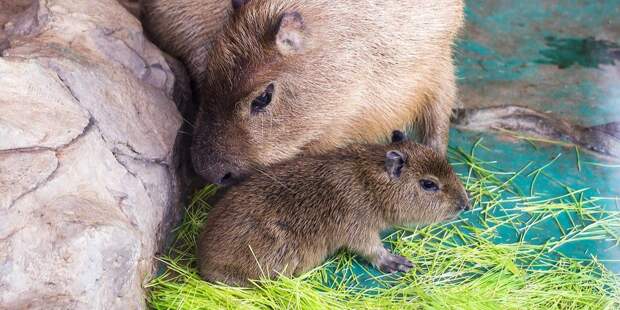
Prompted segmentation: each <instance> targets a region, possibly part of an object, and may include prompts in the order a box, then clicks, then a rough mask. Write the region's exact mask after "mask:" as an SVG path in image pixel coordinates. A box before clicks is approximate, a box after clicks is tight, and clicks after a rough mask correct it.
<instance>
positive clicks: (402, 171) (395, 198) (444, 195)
mask: <svg viewBox="0 0 620 310" xmlns="http://www.w3.org/2000/svg"><path fill="white" fill-rule="evenodd" d="M386 150H387V151H386V153H385V157H384V158H383V159H381V158H376V161H377V162H381V161H383V163H384V167H383V168H384V169H383V171H380V170H381V169H377V170H375V171H378V172H377V173H375V174H374V176H372V175H373V174H371V176H372V178H375V179H376V180H377V182H376V184H377V185H376V186H377V188H374V189H370V191H371V192H376V194H374V195H375V196H377V197H385V199H384V206H385V209H384V211H385V216H386V220H387V221H388V222H389V223H394V224H400V225H405V224H412V223H415V224H428V223H434V222H438V221H442V220H447V219H452V218H455V217H456V216H457V215H458V214H459V213H460V212H461V211H467V210H469V209H470V204H469V199H468V197H467V192H466V191H465V188H464V186H463V184H462V183H461V181H460V180H459V178H458V176H457V175H456V173H455V172H454V171H453V169H452V167H451V166H450V164H449V163H448V161H447V159H446V158H445V156H444V155H442V154H440V153H438V152H437V151H435V150H433V149H432V148H430V147H427V146H424V145H421V144H417V143H414V142H412V141H409V140H407V139H406V138H405V137H404V135H403V134H402V133H400V132H398V131H395V132H394V135H393V138H392V144H391V145H388V146H387V147H386ZM379 155H380V154H379ZM373 183H374V182H370V183H369V184H373Z"/></svg>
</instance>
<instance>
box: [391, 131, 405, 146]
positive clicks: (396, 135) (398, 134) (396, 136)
mask: <svg viewBox="0 0 620 310" xmlns="http://www.w3.org/2000/svg"><path fill="white" fill-rule="evenodd" d="M405 140H407V135H405V133H404V132H402V131H400V130H394V131H392V143H400V142H403V141H405Z"/></svg>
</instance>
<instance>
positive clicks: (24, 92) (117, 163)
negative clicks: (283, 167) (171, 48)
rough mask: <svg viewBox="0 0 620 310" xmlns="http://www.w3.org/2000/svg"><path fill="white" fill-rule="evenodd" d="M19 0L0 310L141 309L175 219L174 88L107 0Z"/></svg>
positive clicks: (1, 134)
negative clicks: (26, 3)
mask: <svg viewBox="0 0 620 310" xmlns="http://www.w3.org/2000/svg"><path fill="white" fill-rule="evenodd" d="M22 2H23V1H20V5H22V6H23V3H22ZM2 5H3V6H6V5H7V4H2ZM8 5H9V6H10V4H8ZM3 8H4V7H3ZM17 11H19V12H20V13H15V14H13V16H9V19H10V21H9V22H8V23H7V26H5V27H4V29H5V30H6V33H4V34H2V35H4V36H6V37H7V38H8V42H9V43H8V46H7V47H8V48H6V49H4V50H0V53H2V57H0V219H2V220H1V221H0V309H5V308H6V309H22V308H28V309H33V308H34V309H37V308H41V309H136V308H146V304H145V295H144V289H143V284H144V283H145V282H146V281H148V279H149V277H150V275H152V274H153V273H154V271H155V265H156V261H155V259H154V256H155V253H157V252H158V251H160V250H161V247H162V244H163V241H164V240H165V239H166V235H167V233H168V230H169V228H170V227H171V221H174V220H175V219H176V218H177V217H178V212H177V211H178V208H177V206H178V204H179V197H180V190H179V189H180V186H179V185H180V182H181V180H180V179H179V176H178V174H179V171H177V170H178V169H180V167H182V166H183V165H182V164H180V162H179V158H181V157H179V155H178V152H175V150H177V148H178V145H179V144H180V143H178V142H177V141H179V140H181V139H178V137H177V131H178V129H179V128H180V127H181V125H182V122H181V117H180V115H179V112H178V111H177V108H176V106H175V98H174V95H175V90H176V89H179V86H178V85H175V78H174V75H173V73H172V71H171V68H170V66H169V64H168V62H167V61H166V58H165V56H164V55H163V54H162V53H161V52H160V51H159V50H158V49H157V48H156V47H155V46H154V45H153V44H151V43H150V42H148V41H147V40H146V39H145V38H144V34H143V31H142V27H141V26H140V23H139V22H138V21H137V20H136V19H135V17H134V16H133V15H131V14H130V13H128V12H127V11H126V10H125V9H124V8H123V6H121V5H120V4H119V3H118V2H116V1H113V0H98V1H83V0H39V1H34V2H33V3H32V5H31V6H30V7H26V8H22V7H20V9H19V10H15V12H17ZM0 17H3V16H0ZM0 22H3V20H2V19H0ZM0 28H1V27H0ZM181 88H183V87H181ZM181 100H183V101H187V98H186V97H184V98H182V99H181ZM185 139H186V138H185Z"/></svg>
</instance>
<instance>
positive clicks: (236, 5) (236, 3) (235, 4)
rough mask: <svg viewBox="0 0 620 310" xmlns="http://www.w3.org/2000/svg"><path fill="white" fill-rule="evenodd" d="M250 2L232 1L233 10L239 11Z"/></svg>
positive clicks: (247, 0) (243, 0)
mask: <svg viewBox="0 0 620 310" xmlns="http://www.w3.org/2000/svg"><path fill="white" fill-rule="evenodd" d="M248 2H250V0H232V6H233V9H235V11H236V10H238V9H240V8H241V7H243V6H244V5H246V4H247V3H248Z"/></svg>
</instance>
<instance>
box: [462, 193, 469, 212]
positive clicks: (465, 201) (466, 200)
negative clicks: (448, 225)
mask: <svg viewBox="0 0 620 310" xmlns="http://www.w3.org/2000/svg"><path fill="white" fill-rule="evenodd" d="M459 208H460V209H461V211H470V210H471V202H470V201H469V196H468V195H465V198H461V201H460V202H459Z"/></svg>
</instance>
